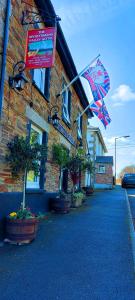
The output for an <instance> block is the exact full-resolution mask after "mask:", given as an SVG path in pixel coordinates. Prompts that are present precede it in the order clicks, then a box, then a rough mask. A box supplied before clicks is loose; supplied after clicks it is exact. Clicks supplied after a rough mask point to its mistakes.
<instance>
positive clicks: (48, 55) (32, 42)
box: [25, 27, 56, 69]
mask: <svg viewBox="0 0 135 300" xmlns="http://www.w3.org/2000/svg"><path fill="white" fill-rule="evenodd" d="M55 47H56V28H54V27H49V28H44V29H33V30H28V33H27V41H26V53H25V64H26V68H28V69H40V68H51V67H53V65H54V59H55Z"/></svg>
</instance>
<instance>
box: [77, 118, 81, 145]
mask: <svg viewBox="0 0 135 300" xmlns="http://www.w3.org/2000/svg"><path fill="white" fill-rule="evenodd" d="M77 138H78V139H79V140H80V139H82V116H80V113H79V114H78V119H77Z"/></svg>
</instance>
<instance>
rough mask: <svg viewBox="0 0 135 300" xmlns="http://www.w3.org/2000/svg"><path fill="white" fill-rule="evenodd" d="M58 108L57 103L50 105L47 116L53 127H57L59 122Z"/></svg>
mask: <svg viewBox="0 0 135 300" xmlns="http://www.w3.org/2000/svg"><path fill="white" fill-rule="evenodd" d="M58 111H59V108H58V106H57V105H55V106H52V108H51V110H50V115H49V116H48V122H49V123H52V124H53V126H54V127H57V126H58V124H59V120H60V118H59V117H58Z"/></svg>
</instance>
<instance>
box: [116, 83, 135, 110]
mask: <svg viewBox="0 0 135 300" xmlns="http://www.w3.org/2000/svg"><path fill="white" fill-rule="evenodd" d="M111 98H112V100H113V105H114V106H121V105H124V104H125V103H127V102H129V101H135V92H134V91H133V90H132V89H131V87H130V86H129V85H126V84H121V85H120V86H119V87H118V88H117V89H116V90H115V91H114V93H113V95H112V96H111Z"/></svg>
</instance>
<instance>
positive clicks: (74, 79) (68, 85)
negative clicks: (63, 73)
mask: <svg viewBox="0 0 135 300" xmlns="http://www.w3.org/2000/svg"><path fill="white" fill-rule="evenodd" d="M99 56H100V54H98V55H97V56H96V57H95V58H94V59H93V60H92V61H91V62H90V63H89V64H88V65H87V66H86V67H85V68H84V69H83V70H82V71H81V72H80V73H79V74H78V75H77V76H76V77H75V78H73V80H72V81H71V82H70V83H69V84H67V85H66V87H65V88H64V89H63V90H62V91H61V92H60V93H59V94H57V95H56V98H58V97H59V96H61V95H62V94H63V93H64V92H65V91H66V90H67V89H68V88H69V87H70V85H72V84H73V83H74V82H75V81H76V80H77V79H78V78H79V77H80V76H81V75H82V74H83V73H84V71H85V70H86V69H88V67H90V66H91V65H92V64H93V63H94V61H95V60H97V59H98V58H99Z"/></svg>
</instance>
